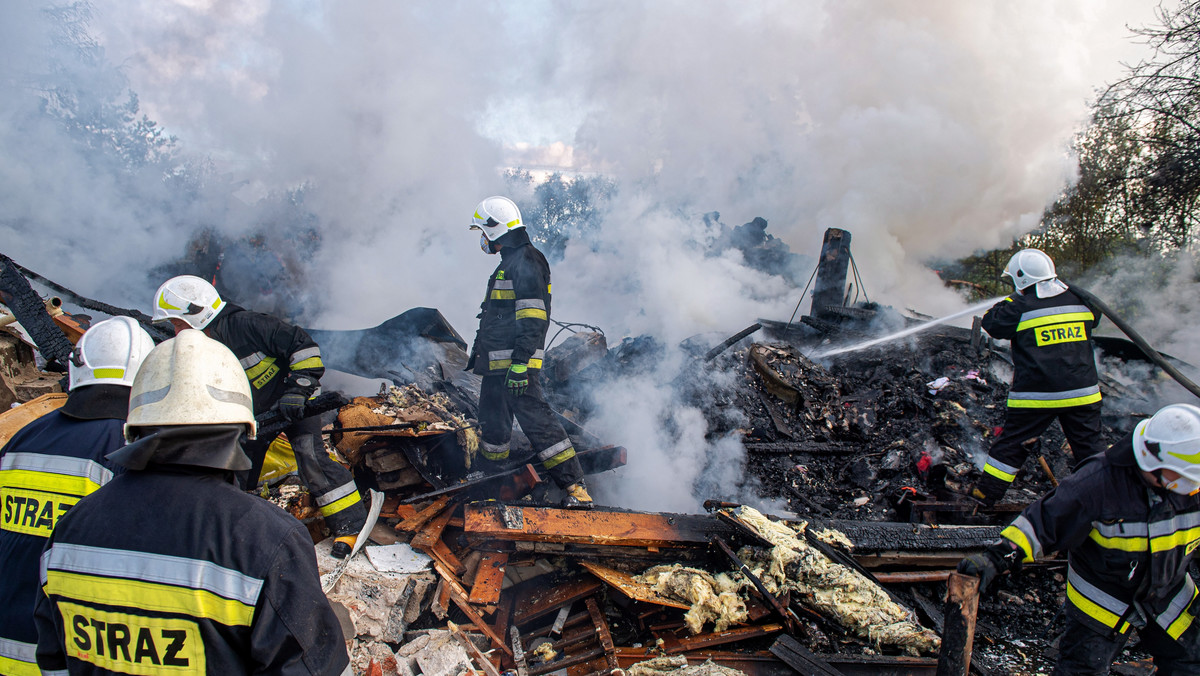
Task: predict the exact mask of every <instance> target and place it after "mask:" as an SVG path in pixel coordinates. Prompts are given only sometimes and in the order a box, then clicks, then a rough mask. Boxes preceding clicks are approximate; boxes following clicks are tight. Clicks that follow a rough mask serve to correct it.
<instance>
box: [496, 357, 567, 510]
mask: <svg viewBox="0 0 1200 676" xmlns="http://www.w3.org/2000/svg"><path fill="white" fill-rule="evenodd" d="M540 376H541V373H540V372H539V371H537V370H535V369H530V370H529V371H528V377H529V388H528V389H527V390H525V394H523V395H521V396H519V397H516V396H513V394H512V393H511V392H509V391H508V388H507V387H505V384H504V381H505V379H506V375H505V374H501V375H492V376H484V377H483V384H482V386H481V387H480V390H479V428H480V432H481V435H482V437H483V442H484V446H483V447H482V453H483V456H484V458H485V459H486V460H490V461H492V462H494V463H498V464H511V463H510V460H511V459H510V457H509V454H510V453H509V440H510V439H511V438H512V424H513V417H514V416H515V417H516V419H517V423H518V424H519V425H520V426H521V431H522V432H524V433H525V436H526V437H528V438H529V443H530V444H531V445H532V446H533V454H532V457H529V458H523V459H520V460H521V461H523V462H524V461H533V460H536V461H537V462H541V463H542V465H543V466H544V467H545V468H546V470H547V472H549V474H550V478H552V479H554V483H555V484H557V485H558V486H560V487H564V488H565V487H567V486H570V485H571V484H573V483H575V482H577V481H579V480H580V479H581V478H583V469H582V468H580V466H579V459H578V458H576V457H575V447H574V446H573V445H572V443H571V439H570V437H568V436H567V432H566V430H564V429H563V426H562V424H561V423H559V422H558V416H557V415H556V414H555V413H554V410H553V409H551V408H550V404H547V403H546V399H545V397H544V396H543V395H542V386H541V382H540V380H539V379H540Z"/></svg>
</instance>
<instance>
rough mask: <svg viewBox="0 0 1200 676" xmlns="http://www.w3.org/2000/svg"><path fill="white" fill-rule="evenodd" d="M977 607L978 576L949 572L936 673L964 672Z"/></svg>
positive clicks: (962, 674)
mask: <svg viewBox="0 0 1200 676" xmlns="http://www.w3.org/2000/svg"><path fill="white" fill-rule="evenodd" d="M978 609H979V578H978V577H975V576H974V575H963V574H961V573H951V575H950V580H949V582H948V583H947V585H946V608H945V611H944V615H945V630H944V631H943V633H942V646H941V649H940V651H939V652H938V668H937V676H967V671H968V670H969V669H970V668H971V648H972V646H973V644H974V643H975V613H976V612H977V611H978Z"/></svg>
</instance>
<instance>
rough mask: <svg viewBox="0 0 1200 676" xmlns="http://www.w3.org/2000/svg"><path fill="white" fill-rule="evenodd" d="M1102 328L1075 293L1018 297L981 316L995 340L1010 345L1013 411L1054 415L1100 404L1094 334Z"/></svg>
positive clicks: (1004, 301) (1009, 400)
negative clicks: (1033, 410)
mask: <svg viewBox="0 0 1200 676" xmlns="http://www.w3.org/2000/svg"><path fill="white" fill-rule="evenodd" d="M1099 322H1100V314H1099V313H1098V312H1095V311H1093V310H1092V309H1091V308H1090V307H1088V306H1087V305H1086V304H1084V302H1083V301H1082V300H1081V299H1080V298H1079V296H1076V295H1075V294H1074V292H1072V291H1070V290H1069V289H1068V290H1067V291H1064V292H1062V293H1060V294H1058V295H1057V296H1053V297H1050V298H1038V297H1037V294H1036V293H1034V292H1033V287H1030V288H1029V289H1028V293H1020V292H1017V293H1014V294H1012V295H1011V296H1009V297H1007V298H1005V299H1004V300H1002V301H1000V302H999V303H996V304H995V305H993V306H992V308H991V309H990V310H988V311H987V314H985V315H984V316H983V328H984V329H985V330H986V331H987V332H988V333H989V334H990V335H991V336H992V337H993V338H1001V339H1006V340H1009V341H1011V342H1012V359H1013V382H1012V387H1011V388H1010V389H1009V393H1008V406H1009V408H1036V409H1052V408H1066V407H1068V406H1083V405H1085V404H1093V403H1096V402H1098V401H1100V379H1099V377H1098V376H1097V375H1096V358H1095V355H1094V354H1093V352H1092V329H1093V328H1094V327H1095V326H1096V324H1098V323H1099Z"/></svg>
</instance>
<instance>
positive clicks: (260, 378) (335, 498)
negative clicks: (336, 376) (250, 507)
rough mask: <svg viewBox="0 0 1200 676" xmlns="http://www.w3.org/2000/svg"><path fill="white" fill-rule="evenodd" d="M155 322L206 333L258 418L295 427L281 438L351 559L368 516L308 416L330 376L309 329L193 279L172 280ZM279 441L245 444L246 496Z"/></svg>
mask: <svg viewBox="0 0 1200 676" xmlns="http://www.w3.org/2000/svg"><path fill="white" fill-rule="evenodd" d="M154 320H155V321H170V322H171V325H172V326H173V327H174V328H175V332H176V334H178V333H179V332H180V331H183V330H186V329H189V328H191V329H200V330H202V331H204V333H205V335H207V336H208V337H210V338H213V339H215V340H217V341H219V342H220V343H221V344H223V345H225V346H226V347H228V348H229V349H230V350H232V351H233V353H234V355H236V356H237V358H238V359H239V360H240V362H241V364H242V368H244V369H245V371H246V379H247V380H248V381H249V382H250V385H251V391H252V392H253V393H254V413H255V415H262V414H263V413H265V412H267V411H269V410H271V409H275V410H277V411H278V412H279V413H280V414H281V415H283V416H284V417H285V418H286V419H287V420H288V421H290V422H291V425H290V426H289V427H287V428H286V429H284V430H283V432H284V433H285V434H286V435H287V438H288V441H289V442H290V443H291V446H292V451H293V452H294V453H295V455H296V465H297V468H298V469H299V474H300V479H301V480H302V481H304V484H305V485H306V486H307V487H308V491H309V493H311V494H312V496H313V500H315V501H316V503H317V506H318V507H319V509H320V511H321V516H322V517H324V519H325V524H326V525H327V526H329V529H330V531H332V532H333V535H334V537H335V538H336V540H335V542H334V545H333V552H332V553H333V555H334V556H335V557H337V558H344V557H345V556H346V555H348V554H349V553H350V551H351V549H352V548H353V547H354V543H355V540H356V539H357V537H356V536H357V534H358V532H359V530H361V529H362V527H363V524H364V523H365V522H366V518H367V512H366V508H365V507H364V506H363V503H362V497H361V496H360V495H359V493H358V486H357V485H355V483H354V477H353V475H351V474H350V470H348V469H346V468H345V467H343V466H342V465H340V464H338V463H336V462H334V461H333V460H332V459H330V457H329V455H328V453H326V452H325V443H324V441H323V440H322V438H321V419H320V417H319V416H312V417H306V416H305V410H304V409H305V405H306V403H307V402H308V400H309V399H310V398H311V397H313V396H315V395H316V394H317V393H318V390H319V389H320V379H321V375H322V374H323V373H324V372H325V365H324V363H322V362H321V348H320V347H318V346H317V344H316V342H314V341H313V339H312V338H311V337H309V335H308V333H307V332H306V331H305V330H304V329H302V328H300V327H298V326H293V325H291V324H288V323H287V322H284V321H283V320H281V319H278V318H276V317H272V316H271V315H267V314H263V313H261V312H250V311H248V310H245V309H243V308H241V307H239V306H237V305H235V304H233V303H230V302H227V301H225V300H223V299H222V298H221V296H220V294H218V293H217V290H216V288H214V287H213V285H212V284H209V283H208V282H206V281H204V280H203V279H201V278H199V277H193V276H191V275H181V276H179V277H173V278H171V279H169V280H167V281H166V282H165V283H163V285H162V286H160V287H159V288H158V291H157V292H156V293H155V294H154ZM273 440H274V438H273V437H271V438H268V437H266V436H263V437H261V438H259V439H256V440H253V441H250V442H248V443H247V444H246V449H245V450H246V454H247V455H248V456H250V460H251V462H252V463H253V466H252V467H251V468H249V470H250V471H249V474H248V475H247V476H246V478H245V487H246V488H247V489H253V488H254V487H255V486H256V485H257V484H258V475H259V473H260V471H261V470H262V466H263V460H264V458H265V457H266V453H267V448H268V447H269V446H270V445H271V442H272V441H273Z"/></svg>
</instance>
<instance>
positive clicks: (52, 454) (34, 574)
mask: <svg viewBox="0 0 1200 676" xmlns="http://www.w3.org/2000/svg"><path fill="white" fill-rule="evenodd" d="M124 422H125V421H124V420H120V419H113V418H102V419H93V420H79V419H75V418H72V417H70V416H68V415H66V414H64V413H63V412H62V411H61V410H57V411H51V412H50V413H47V414H46V415H44V416H42V417H40V418H38V419H37V420H34V421H33V422H31V423H29V424H28V425H26V426H25V427H24V428H22V429H21V430H20V431H19V432H17V434H15V435H14V436H13V438H12V439H10V440H9V442H8V444H7V445H5V446H4V448H3V450H0V570H2V571H4V574H3V575H0V674H15V675H17V676H24V675H25V674H31V675H33V676H37V675H38V674H40V672H39V671H38V667H37V662H36V658H35V657H34V652H35V650H36V648H37V629H36V627H35V626H34V622H33V606H34V603H35V602H36V600H37V596H38V593H39V592H38V588H39V584H38V560H39V557H40V556H41V554H42V548H43V547H44V546H45V545H46V540H47V538H49V537H50V534H51V533H52V532H53V530H54V528H55V526H56V525H57V523H58V520H59V519H60V518H62V516H63V515H64V514H66V513H67V511H68V510H71V509H73V508H74V507H75V505H76V503H78V502H79V501H80V500H81V499H82V498H83V497H84V496H87V495H90V494H91V493H93V492H95V491H96V490H98V489H99V488H100V487H101V486H103V485H104V484H106V483H108V481H109V480H110V479H112V477H113V475H114V470H116V471H118V472H119V471H120V468H118V467H115V466H114V465H113V464H112V463H111V462H109V461H108V460H107V459H106V458H105V457H104V456H106V455H107V454H109V453H111V452H112V451H115V450H117V449H118V448H120V447H121V446H123V445H125V439H124V437H123V436H122V427H123V425H124Z"/></svg>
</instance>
